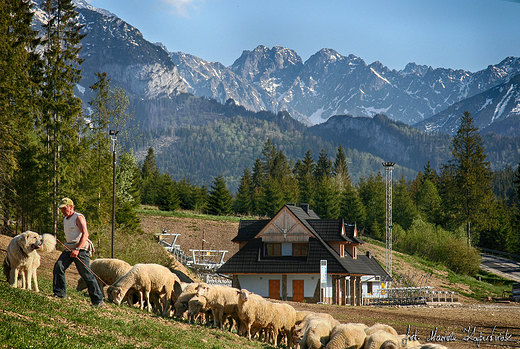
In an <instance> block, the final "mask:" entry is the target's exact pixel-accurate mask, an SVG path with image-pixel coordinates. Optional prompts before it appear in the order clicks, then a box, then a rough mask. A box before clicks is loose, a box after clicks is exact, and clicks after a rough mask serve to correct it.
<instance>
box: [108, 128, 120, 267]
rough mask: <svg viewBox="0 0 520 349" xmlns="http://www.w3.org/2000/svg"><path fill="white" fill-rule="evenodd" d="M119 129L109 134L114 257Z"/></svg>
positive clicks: (112, 253) (112, 254)
mask: <svg viewBox="0 0 520 349" xmlns="http://www.w3.org/2000/svg"><path fill="white" fill-rule="evenodd" d="M118 133H119V131H114V130H110V131H109V132H108V134H109V135H110V138H111V139H112V169H113V181H112V239H111V240H112V249H111V251H112V252H111V254H110V255H111V256H112V258H114V232H115V230H116V141H117V134H118Z"/></svg>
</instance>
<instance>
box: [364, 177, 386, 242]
mask: <svg viewBox="0 0 520 349" xmlns="http://www.w3.org/2000/svg"><path fill="white" fill-rule="evenodd" d="M358 192H359V197H360V198H361V200H362V201H363V205H364V206H365V207H366V208H367V210H366V217H367V218H366V229H367V231H368V233H369V234H372V235H373V236H375V237H377V238H384V229H385V227H386V184H385V181H384V179H383V176H382V175H381V172H378V173H377V175H376V176H374V175H370V176H369V177H368V178H361V179H360V180H359V183H358Z"/></svg>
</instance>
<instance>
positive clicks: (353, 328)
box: [325, 323, 368, 349]
mask: <svg viewBox="0 0 520 349" xmlns="http://www.w3.org/2000/svg"><path fill="white" fill-rule="evenodd" d="M366 328H368V326H367V325H365V324H361V323H348V324H339V325H336V326H334V328H333V329H332V332H331V333H330V340H329V342H328V343H327V345H326V346H325V349H347V348H349V349H359V348H361V347H362V346H363V344H364V343H365V338H366V333H365V329H366Z"/></svg>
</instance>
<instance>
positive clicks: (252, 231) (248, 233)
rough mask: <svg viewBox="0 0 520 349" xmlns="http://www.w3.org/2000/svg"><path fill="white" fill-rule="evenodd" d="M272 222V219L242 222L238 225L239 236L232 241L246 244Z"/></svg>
mask: <svg viewBox="0 0 520 349" xmlns="http://www.w3.org/2000/svg"><path fill="white" fill-rule="evenodd" d="M270 221H271V220H270V219H261V220H241V221H240V223H239V225H238V235H237V236H235V238H234V239H233V240H231V241H233V242H245V241H249V240H251V239H253V238H254V237H255V236H256V234H258V233H259V232H260V231H261V230H262V229H264V227H265V226H266V225H267V224H268V223H269V222H270Z"/></svg>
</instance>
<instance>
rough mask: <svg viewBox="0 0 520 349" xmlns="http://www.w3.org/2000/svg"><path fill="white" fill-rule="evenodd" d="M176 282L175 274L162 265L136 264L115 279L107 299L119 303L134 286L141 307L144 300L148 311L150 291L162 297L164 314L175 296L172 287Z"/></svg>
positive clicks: (149, 308)
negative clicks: (138, 293) (139, 293)
mask: <svg viewBox="0 0 520 349" xmlns="http://www.w3.org/2000/svg"><path fill="white" fill-rule="evenodd" d="M176 282H177V283H179V284H180V280H179V278H178V277H177V275H175V274H173V273H172V272H171V271H170V270H169V269H168V268H166V267H164V266H162V265H159V264H136V265H134V266H133V267H132V269H130V270H129V271H128V273H126V274H125V275H123V276H121V277H120V278H119V279H117V280H116V282H115V283H114V284H113V285H112V286H110V287H109V288H108V291H107V293H108V298H109V300H111V301H113V302H114V303H116V304H118V305H119V304H121V301H122V300H123V298H124V297H125V295H126V293H127V292H128V290H129V289H130V288H134V289H136V290H137V291H139V292H141V309H142V308H143V307H144V301H146V302H147V309H148V311H152V305H151V302H150V293H151V292H155V293H158V294H159V295H161V298H162V299H161V303H162V314H163V316H166V315H167V312H168V309H169V305H170V301H171V299H172V298H175V293H174V287H175V283H176ZM143 296H144V299H143Z"/></svg>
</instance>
